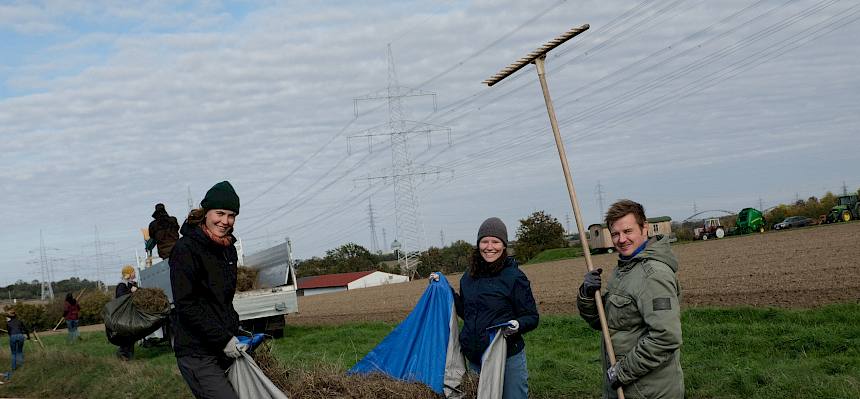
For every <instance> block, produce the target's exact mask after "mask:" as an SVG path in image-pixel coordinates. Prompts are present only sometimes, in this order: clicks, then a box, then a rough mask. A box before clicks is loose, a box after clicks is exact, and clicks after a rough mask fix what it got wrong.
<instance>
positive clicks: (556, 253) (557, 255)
mask: <svg viewBox="0 0 860 399" xmlns="http://www.w3.org/2000/svg"><path fill="white" fill-rule="evenodd" d="M580 256H582V248H581V247H567V248H554V249H547V250H545V251H542V252H541V253H539V254H537V255H536V256H535V257H534V258H532V259H529V263H528V264H530V265H531V264H535V263H544V262H552V261H554V260H561V259H572V258H578V257H580Z"/></svg>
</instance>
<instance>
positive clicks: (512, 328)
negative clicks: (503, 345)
mask: <svg viewBox="0 0 860 399" xmlns="http://www.w3.org/2000/svg"><path fill="white" fill-rule="evenodd" d="M508 324H509V326H507V327H505V328H503V329H502V334H505V336H506V337H510V336H511V335H514V334H516V333H518V332H519V331H520V322H518V321H516V320H511V321H509V322H508Z"/></svg>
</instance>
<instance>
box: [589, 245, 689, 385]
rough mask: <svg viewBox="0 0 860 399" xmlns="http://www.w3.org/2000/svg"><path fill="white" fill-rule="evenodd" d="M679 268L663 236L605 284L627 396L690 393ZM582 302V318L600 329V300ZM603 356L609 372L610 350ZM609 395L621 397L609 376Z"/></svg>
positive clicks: (608, 314) (605, 303)
mask: <svg viewBox="0 0 860 399" xmlns="http://www.w3.org/2000/svg"><path fill="white" fill-rule="evenodd" d="M677 272H678V260H677V258H675V255H674V254H672V250H671V249H670V248H669V240H668V239H667V238H665V237H663V236H661V235H657V236H655V237H653V238H651V239H650V240H649V241H648V245H647V246H646V247H645V249H643V250H642V251H641V252H640V253H638V254H636V255H635V256H634V257H633V258H632V259H629V260H621V259H619V260H618V266H617V267H616V268H615V272H614V274H613V276H612V279H610V280H609V282H608V283H606V284H604V286H603V289H602V293H603V307H604V309H605V313H606V323H607V325H608V327H609V336H610V337H611V338H612V347H613V349H614V350H615V360H616V362H617V363H619V366H618V368H617V370H618V379H619V381H621V383H622V384H623V388H624V396H625V397H627V398H631V399H633V398H649V399H653V398H679V399H680V398H683V397H684V373H683V371H682V370H681V309H680V308H681V307H680V301H681V287H680V285H679V284H678V276H677ZM576 305H577V307H578V308H579V314H580V316H582V318H583V319H585V321H586V322H588V323H589V324H590V325H591V327H592V328H594V329H597V330H599V329H600V320H599V318H598V316H597V306H596V305H595V301H594V298H585V297H583V296H582V295H578V296H577V301H576ZM602 343H603V341H601V344H602ZM603 354H604V355H603V369H604V370H606V369H608V368H609V359H608V357H607V356H606V350H605V349H604V350H603ZM603 397H604V398H613V399H614V398H616V397H617V395H616V392H615V390H613V389H612V388H611V387H610V386H609V383H608V380H607V379H606V377H605V375H604V389H603Z"/></svg>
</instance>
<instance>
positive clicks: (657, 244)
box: [618, 234, 678, 273]
mask: <svg viewBox="0 0 860 399" xmlns="http://www.w3.org/2000/svg"><path fill="white" fill-rule="evenodd" d="M649 259H651V260H656V261H658V262H661V263H665V264H666V265H668V266H669V267H670V268H672V271H673V272H675V273H677V272H678V258H676V257H675V254H673V253H672V249H671V247H670V246H669V239H668V238H666V237H665V236H663V235H662V234H658V235H656V236H654V237H651V238H649V239H648V245H646V246H645V249H643V250H642V251H641V252H639V253H638V254H636V256H634V257H633V258H631V259H628V260H621V259H619V260H618V268H619V269H621V270H622V271H626V270H628V269H630V268H631V267H633V266H635V265H636V264H638V263H639V262H642V261H645V260H649Z"/></svg>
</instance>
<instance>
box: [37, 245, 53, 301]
mask: <svg viewBox="0 0 860 399" xmlns="http://www.w3.org/2000/svg"><path fill="white" fill-rule="evenodd" d="M39 265H40V266H41V269H42V300H43V301H44V300H46V299H50V300H53V299H54V288H53V287H52V286H51V283H52V282H53V280H54V273H53V270H51V265H50V264H49V263H48V255H47V253H46V252H45V238H44V237H42V230H39Z"/></svg>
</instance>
